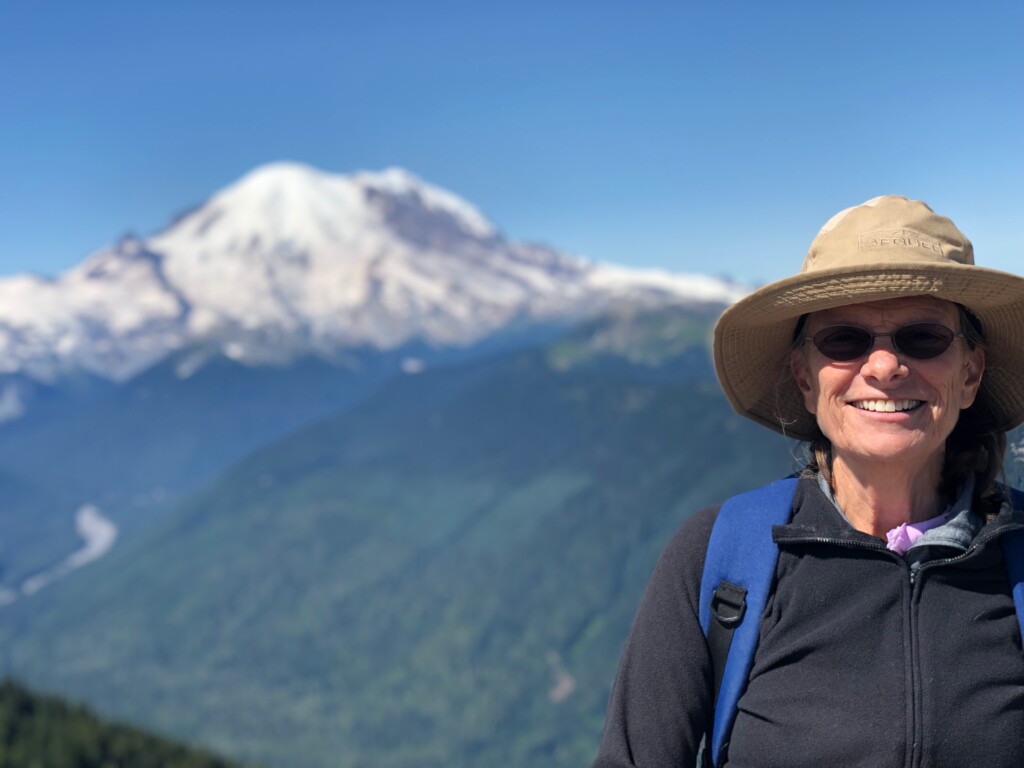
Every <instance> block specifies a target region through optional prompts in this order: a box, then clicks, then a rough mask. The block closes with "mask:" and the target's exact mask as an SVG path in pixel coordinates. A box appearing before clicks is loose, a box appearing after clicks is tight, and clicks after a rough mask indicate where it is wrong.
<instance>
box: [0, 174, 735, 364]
mask: <svg viewBox="0 0 1024 768" xmlns="http://www.w3.org/2000/svg"><path fill="white" fill-rule="evenodd" d="M742 292H743V289H742V288H741V287H740V286H737V285H735V284H731V283H728V282H726V281H722V280H718V279H715V278H710V277H702V276H679V275H673V274H670V273H667V272H660V271H635V270H628V269H624V268H620V267H614V266H610V265H603V264H595V263H591V262H587V261H585V260H582V259H579V258H575V257H570V256H566V255H564V254H561V253H558V252H557V251H554V250H552V249H550V248H546V247H543V246H536V245H525V244H521V243H514V242H509V241H507V240H505V239H504V238H503V237H502V236H501V235H500V234H499V233H498V231H497V230H496V229H495V227H494V226H493V225H492V224H491V223H490V222H489V221H488V220H487V219H486V218H484V216H483V215H481V214H480V212H479V211H477V210H476V208H474V207H473V206H472V205H470V204H469V203H467V202H465V201H463V200H461V199H460V198H459V197H457V196H455V195H453V194H451V193H449V192H446V191H444V190H442V189H439V188H437V187H434V186H432V185H430V184H427V183H425V182H423V181H421V180H419V179H417V178H416V177H415V176H413V175H411V174H409V173H408V172H406V171H404V170H401V169H397V168H394V169H389V170H386V171H383V172H380V173H356V174H352V175H336V174H330V173H324V172H321V171H318V170H316V169H314V168H311V167H308V166H303V165H299V164H293V163H275V164H271V165H266V166H262V167H260V168H257V169H256V170H254V171H252V172H251V173H249V174H247V175H246V176H244V177H243V178H242V179H240V180H239V181H238V182H236V183H235V184H232V185H231V186H229V187H227V188H225V189H223V190H221V191H220V192H218V193H216V194H215V195H214V196H213V197H212V198H210V200H208V201H207V202H206V203H205V204H203V205H201V206H199V207H197V208H195V209H193V210H191V211H189V212H187V213H186V214H184V215H182V216H180V217H178V218H177V219H176V220H175V221H173V222H172V223H171V224H170V225H169V226H168V227H167V228H166V229H164V230H163V231H161V232H159V233H157V234H156V235H153V236H151V237H149V238H146V239H135V238H125V239H123V240H122V241H121V242H119V243H116V244H115V245H112V246H110V247H108V248H105V249H102V250H100V251H98V252H96V253H94V254H93V255H91V256H90V257H88V258H87V259H86V260H85V261H84V262H82V263H81V264H80V265H78V266H76V267H74V268H72V269H70V270H68V271H67V272H64V273H63V274H61V275H60V276H58V277H57V278H56V279H53V280H47V279H43V278H38V277H32V276H24V275H19V276H15V277H11V278H7V279H4V280H0V373H21V374H24V375H27V376H29V377H31V378H34V379H39V380H44V381H52V380H54V379H55V378H57V377H58V376H60V375H61V374H62V373H64V372H68V371H75V370H82V371H87V372H90V373H93V374H96V375H99V376H102V377H105V378H109V379H113V380H125V379H129V378H131V377H132V376H134V375H135V374H136V373H138V372H140V371H141V370H143V369H145V368H147V367H149V366H150V365H152V364H154V363H156V362H158V361H160V360H162V359H164V358H165V357H167V356H168V355H169V354H171V353H172V352H175V351H178V350H183V349H188V348H191V347H196V348H197V349H201V350H205V353H211V354H212V353H217V352H219V353H223V354H225V355H227V356H229V357H231V358H234V359H236V360H240V361H242V362H245V363H249V364H260V363H268V362H283V361H287V360H289V359H292V358H294V357H295V356H297V355H303V354H317V355H321V356H325V357H330V356H332V355H336V354H338V353H339V352H340V351H343V350H344V349H347V348H352V347H370V348H377V349H382V350H383V349H394V348H396V347H399V346H401V345H402V344H404V343H407V342H410V341H414V340H419V341H423V342H426V343H428V344H430V345H433V346H451V345H465V344H469V343H472V342H474V341H477V340H479V339H481V338H483V337H485V336H487V335H489V334H491V333H494V332H496V331H499V330H501V329H502V328H505V327H506V326H508V325H509V324H510V323H512V322H516V321H527V322H528V321H532V320H544V319H555V318H563V317H564V318H572V317H577V316H585V315H588V314H592V313H594V312H597V311H601V310H604V309H607V308H609V307H610V306H613V305H615V304H616V303H620V302H630V303H643V304H654V303H666V302H672V303H678V302H723V303H724V302H729V301H732V300H734V299H735V298H737V297H738V296H739V295H741V294H742Z"/></svg>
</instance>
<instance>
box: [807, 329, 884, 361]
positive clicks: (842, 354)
mask: <svg viewBox="0 0 1024 768" xmlns="http://www.w3.org/2000/svg"><path fill="white" fill-rule="evenodd" d="M812 341H813V342H814V346H816V347H817V348H818V351H819V352H821V354H823V355H824V356H825V357H827V358H829V359H830V360H837V361H839V362H845V361H847V360H856V359H857V358H858V357H861V356H862V355H863V354H864V353H865V352H867V351H868V348H869V347H870V346H871V341H872V338H871V334H870V333H868V332H867V331H865V330H864V329H863V328H856V327H854V326H852V325H836V326H833V327H832V328H825V329H824V330H821V331H818V332H817V333H816V334H814V336H813V338H812Z"/></svg>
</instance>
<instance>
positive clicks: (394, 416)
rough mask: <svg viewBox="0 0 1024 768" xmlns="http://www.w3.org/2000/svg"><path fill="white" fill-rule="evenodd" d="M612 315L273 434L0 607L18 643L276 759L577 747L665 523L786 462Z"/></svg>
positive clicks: (450, 761) (703, 384)
mask: <svg viewBox="0 0 1024 768" xmlns="http://www.w3.org/2000/svg"><path fill="white" fill-rule="evenodd" d="M623 322H624V323H625V324H626V325H627V326H630V327H632V328H633V330H632V331H628V332H627V331H622V332H616V331H615V330H614V329H615V328H616V327H619V325H620V324H619V323H614V322H613V323H603V324H602V323H598V324H595V325H591V326H589V327H588V328H586V329H585V330H584V331H582V332H581V335H579V336H574V337H570V338H567V339H565V340H564V341H563V342H561V343H559V344H557V345H554V346H552V347H549V348H545V349H541V350H536V351H533V352H522V353H518V354H514V355H506V356H503V357H500V358H496V359H493V360H490V361H477V362H475V363H472V364H468V365H466V366H462V367H459V368H453V369H449V370H440V371H436V372H433V373H431V372H427V373H426V374H423V375H421V376H419V377H414V378H409V379H404V380H400V381H395V382H393V383H392V384H391V385H389V386H388V387H387V388H385V390H383V391H381V392H379V393H377V394H376V395H375V396H374V397H372V398H371V399H369V400H368V401H366V402H364V403H363V404H361V405H359V406H357V407H355V408H354V409H352V410H351V411H349V412H347V413H345V414H343V415H341V416H339V417H337V418H335V419H332V420H329V421H327V422H323V423H321V424H319V425H317V426H315V427H313V428H310V429H309V430H306V431H304V432H302V433H299V434H297V435H295V436H294V437H292V438H289V439H287V440H285V441H283V442H281V443H278V444H275V445H274V446H272V447H270V448H267V449H266V450H264V451H261V452H260V453H258V454H256V455H254V456H253V457H252V458H250V459H248V460H247V461H245V462H243V463H242V464H240V465H238V466H237V467H235V468H234V469H232V470H231V471H230V472H229V473H227V474H226V475H224V476H223V477H222V478H221V479H220V480H219V481H218V482H217V483H216V484H214V485H213V486H211V487H210V488H209V489H208V490H207V491H205V492H204V493H202V494H201V495H199V496H198V497H196V498H195V499H193V500H192V501H190V502H189V503H188V504H186V505H185V506H183V507H182V508H180V509H179V510H178V511H177V513H176V514H175V516H174V517H173V519H171V520H169V521H168V522H167V524H166V525H165V526H164V527H162V528H161V530H160V531H159V532H158V533H154V535H153V536H152V537H151V538H150V539H149V540H148V542H147V543H145V544H141V545H138V546H136V547H134V548H132V549H130V550H129V549H126V550H124V551H121V552H120V553H116V554H115V555H112V556H111V557H110V558H108V559H107V560H106V561H103V562H101V563H99V564H96V565H95V566H94V567H92V568H91V569H90V570H89V572H86V571H84V570H83V571H82V573H81V574H80V575H79V576H78V577H77V578H76V579H75V580H74V581H73V582H68V583H64V584H61V585H56V586H54V587H53V588H52V589H51V590H49V591H48V593H46V594H40V595H39V596H37V598H35V599H34V600H33V601H32V602H31V603H29V601H23V603H21V604H17V605H14V606H11V607H10V609H8V611H7V612H6V613H4V614H0V648H3V649H4V651H3V654H4V656H3V663H4V665H5V666H6V667H7V668H9V669H12V670H16V671H17V672H18V673H19V674H21V675H23V676H26V677H27V678H28V679H30V680H36V681H39V682H40V683H45V684H48V685H51V686H57V685H59V686H60V687H61V688H62V689H63V690H68V691H71V692H74V693H75V694H76V695H81V696H86V697H87V698H88V699H89V700H90V701H91V702H93V703H95V704H96V705H97V706H99V707H101V709H102V710H103V711H105V712H109V713H112V714H116V715H118V716H121V717H133V718H139V719H140V720H143V721H144V722H146V723H148V724H150V725H152V726H155V727H158V728H159V729H161V730H164V731H167V732H170V733H175V734H178V735H181V736H186V737H188V738H190V739H195V740H197V741H200V742H202V743H207V744H210V745H212V746H215V747H217V748H218V749H222V750H224V751H226V752H229V753H232V754H236V755H239V756H242V757H246V758H255V759H260V760H265V761H266V762H268V763H270V764H272V765H282V766H283V765H289V766H354V765H368V764H369V765H378V766H413V765H415V766H435V765H436V766H441V765H445V766H452V765H467V766H468V765H488V764H501V765H521V766H536V765H550V766H562V765H564V766H568V765H580V764H584V763H586V762H587V761H589V760H590V759H591V757H592V754H593V750H594V749H595V747H596V740H597V736H598V732H599V729H600V723H601V719H602V716H603V709H604V702H605V700H606V697H607V689H608V685H609V683H610V680H611V677H612V675H613V672H614V666H615V663H616V661H617V657H618V653H619V650H620V649H621V644H622V642H623V640H624V637H625V633H626V631H627V629H628V626H629V622H630V619H631V617H632V614H633V611H634V610H635V607H636V604H637V601H638V600H639V595H640V592H641V590H642V588H643V585H644V583H645V581H646V578H647V576H648V574H649V572H650V569H651V567H652V566H653V563H654V560H655V559H656V557H657V555H658V552H659V551H660V548H661V546H662V545H663V543H664V542H665V540H666V539H667V537H668V536H669V535H670V533H671V532H672V531H673V530H674V529H675V527H676V526H677V525H678V524H679V522H680V521H681V520H682V519H683V518H685V517H686V515H688V514H690V513H692V512H693V511H694V510H695V509H697V508H698V507H700V506H701V505H703V504H706V503H710V502H712V501H714V500H716V499H721V498H724V497H725V496H727V495H729V494H730V493H732V492H734V491H736V490H738V489H739V488H743V487H749V486H751V485H753V484H756V483H758V482H761V481H763V480H767V479H769V478H771V477H774V476H776V475H778V474H780V473H782V472H784V471H786V470H787V469H788V467H789V465H790V463H791V458H790V455H789V449H788V446H787V444H786V443H785V442H784V441H782V440H781V439H780V438H777V437H775V436H773V435H771V434H769V433H768V432H767V431H766V430H763V429H760V428H758V427H756V426H754V425H752V424H748V423H746V421H745V420H743V419H741V418H740V417H738V416H735V415H734V414H732V413H731V411H730V410H729V409H728V407H727V405H726V404H725V403H724V402H723V399H722V397H721V395H720V394H719V392H718V389H717V386H716V385H715V384H714V383H713V382H712V381H711V380H709V379H708V378H707V376H706V375H704V374H699V375H693V376H683V377H679V376H675V375H668V376H665V375H659V369H660V368H662V367H664V366H666V365H670V364H671V361H672V360H675V359H677V358H678V357H679V356H680V355H684V354H686V351H687V350H688V349H689V346H688V345H683V346H684V349H683V350H678V349H676V350H675V351H673V352H669V351H668V350H670V349H672V348H673V345H674V344H675V342H674V341H673V339H672V338H668V339H665V340H663V341H662V343H661V349H662V351H663V353H664V354H663V355H662V356H661V360H660V361H656V362H650V361H648V362H643V361H634V362H630V361H626V363H624V362H623V356H622V354H621V353H620V352H618V351H613V350H610V349H609V346H608V342H607V339H608V338H609V336H611V337H615V336H617V335H619V336H620V338H627V339H632V341H631V342H630V343H629V344H628V345H627V346H628V347H629V348H636V347H637V344H636V342H637V341H639V339H640V338H641V337H643V335H644V334H642V333H641V332H640V331H639V330H637V329H639V328H644V327H647V328H663V327H665V326H666V325H669V326H670V325H672V322H674V321H668V320H657V319H651V318H633V319H630V320H628V321H623ZM704 329H705V330H706V325H705V326H704ZM702 335H703V334H701V336H702ZM612 346H614V345H612ZM640 346H643V345H640ZM647 346H648V348H649V350H652V353H653V350H655V348H656V347H658V344H656V343H654V342H650V343H649V344H648V345H647ZM567 350H568V351H571V354H569V353H567ZM581 350H584V351H586V350H589V351H588V352H585V353H582V354H581ZM654 357H655V358H657V357H658V355H657V354H655V355H654Z"/></svg>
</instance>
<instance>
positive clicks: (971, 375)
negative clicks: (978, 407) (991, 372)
mask: <svg viewBox="0 0 1024 768" xmlns="http://www.w3.org/2000/svg"><path fill="white" fill-rule="evenodd" d="M984 373H985V350H984V349H982V348H981V347H975V348H974V349H971V350H968V352H967V359H966V360H965V361H964V386H963V389H961V390H960V408H961V409H963V408H970V407H971V405H972V404H973V403H974V400H975V398H976V397H977V396H978V388H979V387H981V378H982V376H983V375H984Z"/></svg>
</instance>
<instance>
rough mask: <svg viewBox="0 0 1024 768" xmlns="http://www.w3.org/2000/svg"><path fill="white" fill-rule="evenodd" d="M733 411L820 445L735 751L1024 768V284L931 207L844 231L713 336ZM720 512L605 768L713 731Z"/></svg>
mask: <svg viewBox="0 0 1024 768" xmlns="http://www.w3.org/2000/svg"><path fill="white" fill-rule="evenodd" d="M714 351H715V364H716V368H717V371H718V376H719V380H720V382H721V384H722V387H723V389H724V390H725V393H726V395H727V397H728V398H729V400H730V402H731V403H732V405H733V406H734V408H736V410H737V411H738V412H739V413H741V414H743V415H745V416H748V417H750V418H752V419H754V420H755V421H758V422H759V423H761V424H763V425H765V426H767V427H769V428H771V429H774V430H777V431H779V432H782V433H783V434H786V435H788V436H792V437H796V438H799V439H802V440H805V441H808V442H809V444H810V451H809V455H810V460H809V462H808V465H807V467H806V468H805V470H804V471H803V472H802V473H801V477H800V480H799V481H798V482H797V484H796V490H795V495H794V497H793V502H792V512H791V516H790V518H789V522H788V524H786V525H783V526H777V527H776V528H774V530H773V532H772V537H773V538H774V540H775V542H776V544H777V545H778V560H777V564H776V566H775V571H774V580H773V583H772V588H771V591H770V594H769V596H768V600H767V605H766V607H765V609H764V611H763V612H762V613H761V615H760V617H759V621H760V624H759V628H758V640H757V649H756V653H755V655H754V657H753V663H752V667H751V670H750V673H749V675H748V677H747V679H746V687H745V690H744V691H743V693H742V695H741V696H740V698H739V703H738V708H737V712H736V716H735V721H734V723H733V726H732V730H731V735H730V738H729V744H728V747H727V750H724V751H723V753H722V754H721V755H720V759H719V761H718V764H719V765H724V764H728V765H729V766H730V768H735V767H743V766H768V765H780V766H824V765H841V766H871V768H879V767H880V766H929V767H930V766H968V765H984V766H986V767H987V768H991V767H992V766H1001V767H1002V766H1004V767H1006V768H1009V767H1010V766H1021V765H1024V650H1022V646H1021V632H1020V628H1019V625H1018V621H1017V615H1016V611H1015V607H1014V602H1013V598H1012V595H1011V591H1010V585H1009V581H1008V578H1007V573H1006V563H1005V561H1004V557H1003V552H1002V549H1001V547H1000V539H1001V538H1002V537H1003V536H1005V535H1006V534H1007V533H1009V532H1011V531H1014V530H1017V529H1020V528H1022V527H1024V512H1021V511H1017V510H1014V509H1013V505H1012V504H1011V503H1009V501H1008V500H1009V493H1008V492H1007V491H1005V489H1002V488H1001V486H1000V485H998V483H997V482H996V478H997V476H998V475H999V473H1000V470H1001V466H1002V460H1003V453H1004V450H1005V446H1006V437H1005V434H1006V431H1007V430H1009V429H1011V428H1013V427H1014V426H1016V425H1018V424H1020V423H1021V422H1022V421H1024V279H1021V278H1019V277H1017V276H1015V275H1009V274H1006V273H1001V272H996V271H994V270H989V269H984V268H981V267H976V266H974V261H973V249H972V247H971V244H970V242H969V241H968V240H967V238H966V237H964V236H963V234H961V233H960V232H959V230H957V229H956V227H954V226H953V224H952V222H950V221H949V220H948V219H946V218H944V217H940V216H937V215H936V214H934V213H933V212H932V211H931V209H930V208H928V206H926V205H925V204H924V203H921V202H917V201H910V200H907V199H906V198H902V197H882V198H876V199H874V200H871V201H868V202H867V203H864V204H863V205H861V206H857V207H855V208H851V209H847V210H846V211H843V212H841V213H839V214H837V215H836V216H835V217H833V219H832V220H830V221H829V222H828V223H827V224H826V225H825V227H824V228H823V229H822V231H821V232H820V233H819V235H818V236H817V238H816V239H815V240H814V242H813V243H812V245H811V249H810V251H809V253H808V255H807V258H806V259H805V261H804V265H803V268H802V269H801V271H800V273H799V274H798V275H795V276H793V277H790V278H787V279H785V280H781V281H779V282H777V283H773V284H770V285H768V286H765V287H764V288H762V289H760V290H758V291H756V292H755V293H753V294H751V295H750V296H748V297H746V298H745V299H743V300H742V301H740V302H738V303H737V304H735V305H734V306H732V307H730V308H729V309H728V310H727V311H726V312H725V313H724V314H723V315H722V317H721V319H720V320H719V322H718V325H717V326H716V328H715V341H714ZM717 513H718V508H709V509H704V510H701V511H700V512H698V513H697V514H695V515H694V516H693V517H692V518H690V519H689V520H687V521H686V522H685V523H684V524H683V526H682V527H681V528H680V530H679V531H678V532H677V534H676V535H675V536H674V537H673V539H672V541H671V542H670V543H669V545H668V547H667V548H666V550H665V553H664V554H663V556H662V558H661V560H660V562H659V564H658V566H657V568H656V569H655V572H654V575H653V576H652V579H651V582H650V584H649V585H648V588H647V591H646V593H645V595H644V599H643V601H642V603H641V606H640V609H639V611H638V613H637V617H636V620H635V622H634V626H633V629H632V631H631V633H630V637H629V640H628V642H627V644H626V648H625V651H624V654H623V657H622V661H621V664H620V668H619V673H618V677H617V679H616V681H615V685H614V689H613V691H612V696H611V700H610V702H609V706H608V715H607V720H606V723H605V731H604V736H603V739H602V743H601V748H600V752H599V754H598V757H597V760H596V762H595V766H597V767H599V768H613V767H618V766H644V767H645V768H656V767H659V766H664V767H665V768H668V767H669V766H673V767H678V766H692V765H694V763H695V760H696V756H697V751H698V747H699V744H700V742H701V740H702V737H703V736H704V734H705V731H706V730H707V729H708V727H709V725H710V721H711V717H712V713H713V703H712V699H713V694H712V692H711V691H712V686H713V682H712V680H713V673H712V661H711V657H710V653H709V650H708V643H707V640H706V639H705V636H704V634H703V632H702V630H701V627H700V624H699V621H698V616H699V612H700V607H699V595H700V591H701V584H700V581H701V574H702V567H703V564H704V560H705V554H706V552H707V546H708V538H709V536H710V532H711V529H712V526H713V524H714V521H715V517H716V514H717Z"/></svg>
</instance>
